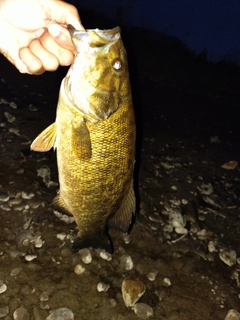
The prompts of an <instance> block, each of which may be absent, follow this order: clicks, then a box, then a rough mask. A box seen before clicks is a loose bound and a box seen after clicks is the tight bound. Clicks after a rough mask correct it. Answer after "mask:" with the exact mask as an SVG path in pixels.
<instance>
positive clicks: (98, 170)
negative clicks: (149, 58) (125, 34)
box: [31, 27, 136, 251]
mask: <svg viewBox="0 0 240 320" xmlns="http://www.w3.org/2000/svg"><path fill="white" fill-rule="evenodd" d="M70 32H71V34H72V39H73V42H74V43H75V45H76V48H77V51H78V52H77V55H76V58H75V60H74V63H73V65H72V66H71V67H70V69H69V71H68V74H67V75H66V77H65V78H64V79H63V81H62V84H61V87H60V93H59V100H58V106H57V115H56V121H55V123H54V124H52V125H51V126H49V128H47V129H45V130H44V131H43V132H42V133H41V134H40V135H39V136H38V137H37V138H36V139H35V140H34V141H33V143H32V145H31V148H32V149H33V150H35V151H47V150H48V149H50V147H52V146H54V147H55V148H56V150H57V164H58V175H59V185H60V190H59V193H58V195H57V197H55V199H54V200H53V206H54V207H55V208H56V209H57V210H58V211H60V212H63V213H67V214H71V215H73V217H74V219H75V222H76V224H77V226H78V228H79V232H78V236H77V238H76V240H75V242H74V245H73V248H74V249H75V250H78V249H81V248H84V247H89V246H92V247H96V248H98V247H101V248H104V249H106V250H107V251H112V244H111V241H110V239H109V236H108V232H107V229H108V227H113V228H117V229H120V230H122V231H123V232H127V231H128V229H129V226H130V223H131V221H132V215H133V213H134V212H135V195H134V191H133V170H134V161H135V138H136V132H135V131H136V129H135V119H134V112H133V106H132V98H131V88H130V82H129V76H128V67H127V58H126V52H125V49H124V47H123V44H122V40H121V38H120V29H119V28H115V29H112V30H104V31H103V30H98V29H95V30H87V32H85V33H84V32H80V31H76V30H73V29H72V28H71V27H70ZM86 39H87V40H86ZM81 41H84V46H81ZM86 41H88V42H89V43H88V44H89V48H88V47H87V45H86ZM91 41H93V42H91ZM79 42H80V43H79ZM94 45H97V46H98V47H97V50H94ZM101 45H102V48H101ZM84 59H85V61H84ZM86 59H87V60H86ZM82 60H83V61H82ZM115 62H117V63H116V66H117V67H119V66H120V70H117V71H116V70H114V68H113V66H114V65H115ZM94 63H95V65H96V70H95V72H93V73H91V71H92V66H93V64H94ZM79 64H80V65H79ZM92 83H95V84H96V83H97V84H98V85H97V86H96V88H95V87H93V85H92ZM83 95H85V96H84V97H83ZM86 101H87V103H86Z"/></svg>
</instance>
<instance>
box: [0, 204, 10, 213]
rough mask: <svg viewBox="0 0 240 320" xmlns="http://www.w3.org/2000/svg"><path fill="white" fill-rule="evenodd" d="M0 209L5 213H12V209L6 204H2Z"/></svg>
mask: <svg viewBox="0 0 240 320" xmlns="http://www.w3.org/2000/svg"><path fill="white" fill-rule="evenodd" d="M0 208H1V209H3V210H4V211H10V210H11V208H9V206H8V205H7V204H6V203H4V204H1V206H0Z"/></svg>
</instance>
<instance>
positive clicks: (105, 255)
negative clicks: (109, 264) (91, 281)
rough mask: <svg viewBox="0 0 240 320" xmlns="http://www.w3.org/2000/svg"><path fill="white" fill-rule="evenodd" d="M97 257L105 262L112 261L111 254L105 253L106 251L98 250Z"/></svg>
mask: <svg viewBox="0 0 240 320" xmlns="http://www.w3.org/2000/svg"><path fill="white" fill-rule="evenodd" d="M99 256H100V257H101V258H102V259H103V260H107V261H111V260H112V255H111V253H109V252H107V251H106V250H104V249H103V250H100V252H99Z"/></svg>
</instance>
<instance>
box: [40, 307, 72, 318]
mask: <svg viewBox="0 0 240 320" xmlns="http://www.w3.org/2000/svg"><path fill="white" fill-rule="evenodd" d="M46 320H74V314H73V312H72V311H71V310H70V309H67V308H59V309H56V310H54V311H53V312H52V313H51V314H50V315H49V316H48V317H47V318H46Z"/></svg>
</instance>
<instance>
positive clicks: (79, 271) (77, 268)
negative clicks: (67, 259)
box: [74, 264, 85, 275]
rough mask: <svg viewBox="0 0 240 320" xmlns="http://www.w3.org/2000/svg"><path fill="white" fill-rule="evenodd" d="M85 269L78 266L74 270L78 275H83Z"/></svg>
mask: <svg viewBox="0 0 240 320" xmlns="http://www.w3.org/2000/svg"><path fill="white" fill-rule="evenodd" d="M84 271H85V268H84V267H83V266H82V265H81V264H77V265H76V266H75V268H74V272H75V273H76V274H78V275H80V274H83V272H84Z"/></svg>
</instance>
